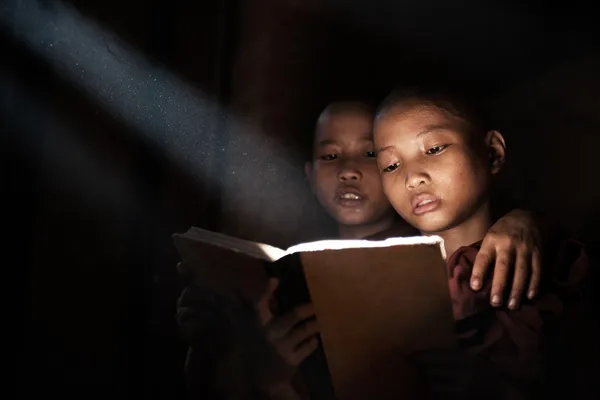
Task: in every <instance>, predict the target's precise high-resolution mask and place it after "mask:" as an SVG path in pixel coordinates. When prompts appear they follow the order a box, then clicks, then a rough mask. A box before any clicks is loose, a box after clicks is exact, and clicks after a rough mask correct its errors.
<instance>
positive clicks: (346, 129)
mask: <svg viewBox="0 0 600 400" xmlns="http://www.w3.org/2000/svg"><path fill="white" fill-rule="evenodd" d="M374 111H375V110H374V107H371V106H370V105H369V104H368V103H364V102H359V101H339V102H335V103H331V104H330V105H328V106H327V107H326V108H325V109H324V110H323V111H322V112H321V114H320V116H319V119H318V121H317V124H316V127H315V130H314V136H313V140H312V154H311V158H310V161H308V162H307V163H306V166H305V170H306V176H307V178H308V180H309V182H310V184H311V189H312V191H313V193H314V195H315V197H316V199H317V200H318V202H319V203H320V204H321V206H322V207H323V208H324V209H325V210H326V211H327V212H328V213H329V215H331V216H332V217H333V219H335V221H336V222H337V223H338V228H339V231H340V232H339V233H340V235H341V236H342V237H347V238H350V237H352V238H356V237H365V236H369V235H372V234H374V233H377V232H379V231H383V230H385V229H387V228H389V227H390V226H391V225H392V224H393V222H394V212H393V210H392V207H391V205H390V203H389V202H388V201H387V199H386V198H385V195H384V193H383V189H382V187H381V181H380V178H379V173H378V171H377V164H376V161H375V152H374V148H373V116H374Z"/></svg>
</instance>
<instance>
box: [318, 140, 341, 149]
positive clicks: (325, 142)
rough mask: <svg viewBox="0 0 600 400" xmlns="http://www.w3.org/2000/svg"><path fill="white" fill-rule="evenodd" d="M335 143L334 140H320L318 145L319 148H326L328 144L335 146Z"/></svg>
mask: <svg viewBox="0 0 600 400" xmlns="http://www.w3.org/2000/svg"><path fill="white" fill-rule="evenodd" d="M336 143H337V142H336V141H335V140H331V139H325V140H321V141H320V142H319V143H318V145H319V147H323V146H328V145H330V144H336Z"/></svg>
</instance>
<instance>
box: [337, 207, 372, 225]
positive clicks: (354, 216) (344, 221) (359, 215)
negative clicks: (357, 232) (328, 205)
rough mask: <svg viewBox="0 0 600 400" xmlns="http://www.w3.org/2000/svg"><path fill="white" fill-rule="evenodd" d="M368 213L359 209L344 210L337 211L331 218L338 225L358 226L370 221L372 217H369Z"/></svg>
mask: <svg viewBox="0 0 600 400" xmlns="http://www.w3.org/2000/svg"><path fill="white" fill-rule="evenodd" d="M369 217H370V216H369V215H366V213H365V212H364V211H363V210H361V211H355V210H352V211H345V212H337V213H335V214H334V215H333V218H334V219H335V220H336V222H337V223H338V224H339V225H345V226H360V225H366V224H368V223H370V222H371V220H372V218H369Z"/></svg>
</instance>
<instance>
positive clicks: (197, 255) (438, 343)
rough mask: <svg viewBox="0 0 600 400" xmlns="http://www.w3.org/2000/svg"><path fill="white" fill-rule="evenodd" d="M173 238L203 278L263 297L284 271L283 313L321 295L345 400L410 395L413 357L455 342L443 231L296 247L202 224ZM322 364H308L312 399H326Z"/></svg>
mask: <svg viewBox="0 0 600 400" xmlns="http://www.w3.org/2000/svg"><path fill="white" fill-rule="evenodd" d="M173 239H174V242H175V245H176V246H177V248H178V250H179V252H180V254H181V257H182V259H183V261H184V262H187V263H190V265H191V268H192V270H193V273H194V277H195V279H196V282H197V283H198V284H200V285H204V286H206V285H209V286H211V285H212V286H214V287H215V288H216V289H215V290H225V289H234V291H235V292H236V293H239V294H241V295H243V296H245V297H246V298H248V299H249V300H257V299H258V298H259V297H260V295H261V293H262V291H263V290H264V287H265V286H264V285H265V282H266V278H267V277H268V276H277V277H279V279H280V286H279V290H278V296H277V301H278V303H279V310H280V311H281V312H286V311H289V310H291V309H293V308H294V307H295V306H297V305H300V304H302V303H304V302H307V301H312V303H313V307H314V309H315V314H316V318H317V322H318V325H319V328H320V331H321V337H320V339H321V343H322V350H324V359H325V360H326V369H327V373H328V374H329V376H330V382H331V384H332V386H333V391H334V392H335V396H336V398H338V399H341V400H347V399H366V398H378V399H385V398H398V396H403V395H407V394H408V393H410V392H411V391H413V390H415V387H414V384H415V382H414V380H413V372H414V371H411V370H410V368H409V367H408V364H407V363H406V362H405V357H406V356H408V355H410V354H412V353H415V352H418V351H421V350H426V349H430V348H435V347H438V348H439V347H448V346H452V345H453V343H454V331H453V327H454V325H453V318H452V309H451V303H450V298H449V294H448V277H447V272H446V263H445V261H444V259H445V254H444V246H443V242H442V239H441V238H439V237H435V236H430V237H426V236H417V237H407V238H390V239H386V240H381V241H373V240H324V241H317V242H311V243H303V244H299V245H296V246H292V247H290V248H288V249H286V250H283V249H279V248H276V247H273V246H270V245H267V244H264V243H258V242H252V241H247V240H242V239H239V238H234V237H231V236H227V235H223V234H220V233H216V232H211V231H207V230H203V229H199V228H191V229H190V230H189V231H188V232H186V233H184V234H175V235H174V236H173ZM313 361H314V360H313ZM305 364H306V363H305ZM313 366H314V365H313ZM318 370H319V368H318V367H315V368H308V367H306V366H303V368H302V372H303V373H305V374H306V375H307V383H308V386H309V389H310V390H311V392H312V393H311V394H312V397H311V398H325V397H326V396H325V395H319V390H320V389H319V388H318V387H314V386H315V385H316V386H319V385H321V383H318V381H319V379H320V378H319V377H315V376H314V375H315V371H318ZM311 375H313V376H312V377H311ZM328 379H329V377H328ZM311 382H312V383H311ZM315 382H317V383H315ZM311 385H312V386H313V387H310V386H311Z"/></svg>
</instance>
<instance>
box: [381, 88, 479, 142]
mask: <svg viewBox="0 0 600 400" xmlns="http://www.w3.org/2000/svg"><path fill="white" fill-rule="evenodd" d="M402 103H421V104H431V105H433V106H435V107H438V108H441V109H443V110H446V111H447V112H449V113H450V114H452V115H453V116H455V117H457V118H460V119H461V120H463V121H464V122H466V123H467V124H468V125H469V127H470V128H471V129H472V130H473V131H474V132H478V133H482V134H483V133H485V132H486V130H487V129H486V128H487V122H486V121H485V120H484V118H483V115H484V113H483V112H482V110H480V109H479V107H477V106H476V105H475V102H474V100H472V99H469V98H468V97H467V96H465V95H463V94H459V93H457V92H455V91H449V90H443V89H442V90H440V89H428V88H421V87H413V86H411V87H404V88H398V89H395V90H394V91H392V92H391V93H390V94H389V95H388V96H387V97H386V98H385V99H384V100H383V102H382V103H381V104H380V105H379V107H377V110H376V111H375V119H379V118H380V117H381V116H383V115H384V114H386V113H388V112H389V111H390V110H391V109H392V108H394V107H395V106H397V105H399V104H402Z"/></svg>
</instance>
